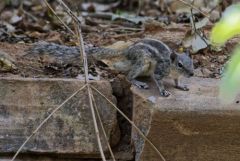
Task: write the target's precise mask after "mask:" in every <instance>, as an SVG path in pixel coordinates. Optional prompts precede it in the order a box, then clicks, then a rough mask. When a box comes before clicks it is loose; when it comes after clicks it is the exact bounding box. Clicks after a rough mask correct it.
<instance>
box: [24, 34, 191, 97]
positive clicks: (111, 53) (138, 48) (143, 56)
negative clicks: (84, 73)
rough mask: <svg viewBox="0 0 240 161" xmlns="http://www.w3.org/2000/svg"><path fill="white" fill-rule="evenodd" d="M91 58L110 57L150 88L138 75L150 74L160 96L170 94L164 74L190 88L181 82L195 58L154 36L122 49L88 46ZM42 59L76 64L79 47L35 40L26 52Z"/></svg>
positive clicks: (57, 62)
mask: <svg viewBox="0 0 240 161" xmlns="http://www.w3.org/2000/svg"><path fill="white" fill-rule="evenodd" d="M86 53H87V55H88V58H93V59H94V60H102V59H110V60H112V61H114V63H113V65H112V68H114V69H115V70H118V71H120V72H123V73H125V75H127V78H128V80H129V81H131V82H132V83H133V84H134V85H136V86H137V87H139V88H148V85H147V84H146V83H143V82H140V81H137V80H136V78H138V77H142V76H147V77H151V78H152V79H153V80H154V82H155V83H156V85H157V87H158V89H159V92H160V95H161V96H165V97H167V96H169V95H170V93H169V92H168V91H167V90H165V88H164V85H163V81H162V80H163V78H165V77H167V76H171V77H172V78H173V79H174V82H175V87H176V88H178V89H181V90H184V91H187V90H189V89H188V88H187V87H186V86H182V85H181V84H180V83H179V77H180V76H186V77H190V76H193V61H192V59H191V58H190V57H189V55H188V53H182V54H179V53H177V52H175V51H173V50H171V49H170V48H169V47H168V46H167V45H166V44H164V43H163V42H161V41H159V40H155V39H142V40H140V41H137V42H135V43H133V44H132V45H130V46H129V47H127V48H126V49H123V50H121V51H118V50H115V49H109V48H101V47H90V48H86ZM24 57H28V58H33V59H41V60H43V61H46V62H48V63H52V64H61V65H69V64H71V65H74V64H75V65H77V64H79V62H80V52H79V48H78V47H68V46H65V45H58V44H55V43H47V42H41V43H36V44H35V45H34V46H33V47H32V48H30V49H29V51H28V53H27V54H26V55H25V56H24Z"/></svg>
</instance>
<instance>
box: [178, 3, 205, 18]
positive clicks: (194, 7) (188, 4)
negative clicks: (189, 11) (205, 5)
mask: <svg viewBox="0 0 240 161" xmlns="http://www.w3.org/2000/svg"><path fill="white" fill-rule="evenodd" d="M178 1H180V2H182V3H184V4H185V5H187V6H189V7H191V8H193V9H195V10H197V11H198V12H200V13H201V14H202V15H204V16H205V17H207V18H209V15H207V14H206V13H204V12H202V11H201V10H200V9H198V8H197V7H196V6H194V5H192V4H190V3H188V2H186V1H184V0H178Z"/></svg>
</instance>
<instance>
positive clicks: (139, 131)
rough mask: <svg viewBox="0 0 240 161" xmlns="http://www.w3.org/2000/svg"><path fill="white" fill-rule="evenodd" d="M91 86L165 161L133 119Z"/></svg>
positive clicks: (164, 160)
mask: <svg viewBox="0 0 240 161" xmlns="http://www.w3.org/2000/svg"><path fill="white" fill-rule="evenodd" d="M91 88H92V89H93V90H95V91H96V92H97V93H98V94H100V95H101V96H102V97H103V98H105V99H106V100H107V101H108V102H109V103H110V104H111V105H112V106H113V107H114V108H115V109H116V110H117V111H118V112H119V113H120V114H121V115H122V116H123V117H124V118H125V119H126V120H127V121H128V122H129V123H130V124H131V125H132V126H133V127H134V128H135V129H136V130H137V132H138V133H139V134H140V136H141V137H142V138H143V139H144V140H146V141H147V142H148V143H149V145H150V146H151V147H152V148H153V149H154V150H155V151H156V152H157V154H158V155H159V156H160V158H161V159H162V160H163V161H166V159H165V158H164V156H163V155H162V153H161V152H160V151H159V150H158V149H157V147H156V146H155V145H154V144H153V143H152V142H151V141H150V140H149V139H148V138H147V137H146V136H145V135H144V134H143V133H142V131H141V130H140V129H139V128H138V127H137V126H136V125H135V124H134V123H133V121H131V120H130V119H129V118H128V117H127V116H126V115H125V114H124V113H123V112H122V111H121V110H119V108H118V107H117V106H116V105H115V104H114V103H112V102H111V101H110V100H109V99H108V98H107V97H106V96H105V95H104V94H103V93H101V92H100V91H99V90H98V89H96V88H95V87H93V86H91Z"/></svg>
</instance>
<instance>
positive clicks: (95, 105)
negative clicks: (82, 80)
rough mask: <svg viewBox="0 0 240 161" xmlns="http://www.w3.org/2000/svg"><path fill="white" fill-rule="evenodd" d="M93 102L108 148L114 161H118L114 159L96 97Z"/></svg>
mask: <svg viewBox="0 0 240 161" xmlns="http://www.w3.org/2000/svg"><path fill="white" fill-rule="evenodd" d="M92 100H93V104H94V108H95V110H96V113H97V117H98V120H99V123H100V126H101V128H102V132H103V135H104V139H105V142H106V143H107V146H108V150H109V152H110V154H111V156H112V159H113V161H116V159H115V157H114V154H113V151H112V148H111V146H110V144H109V142H108V139H107V134H106V131H105V129H104V126H103V123H102V120H101V116H100V114H99V111H98V107H97V104H96V101H95V98H94V96H93V95H92Z"/></svg>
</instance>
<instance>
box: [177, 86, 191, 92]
mask: <svg viewBox="0 0 240 161" xmlns="http://www.w3.org/2000/svg"><path fill="white" fill-rule="evenodd" d="M176 88H177V89H180V90H183V91H189V88H188V87H187V86H186V85H184V86H176Z"/></svg>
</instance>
